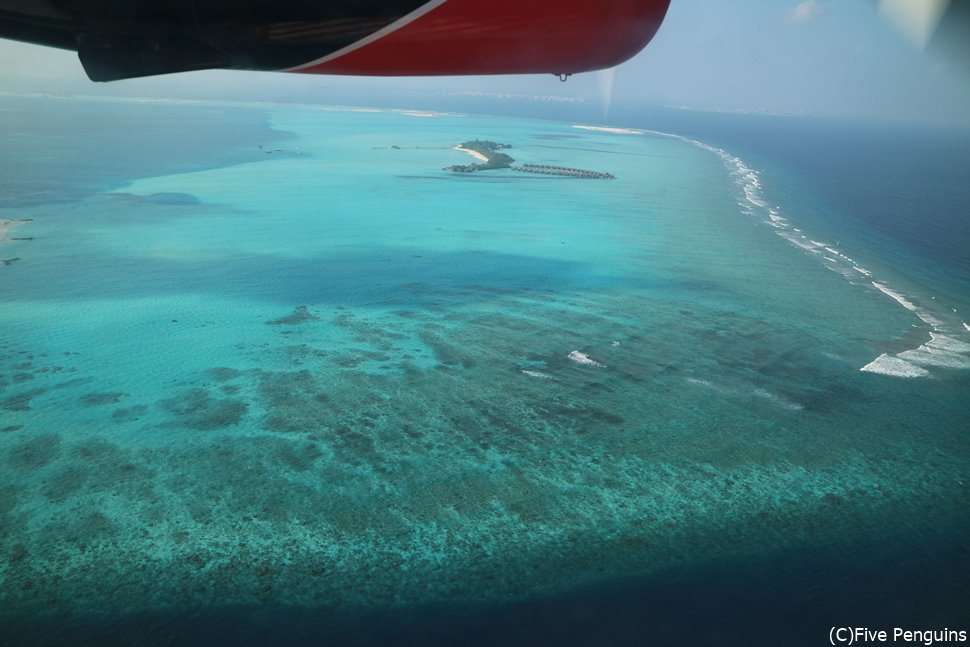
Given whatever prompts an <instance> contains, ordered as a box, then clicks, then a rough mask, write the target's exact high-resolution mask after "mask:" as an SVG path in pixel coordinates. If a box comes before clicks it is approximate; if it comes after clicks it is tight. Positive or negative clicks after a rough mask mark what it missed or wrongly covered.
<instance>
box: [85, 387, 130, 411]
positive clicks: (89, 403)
mask: <svg viewBox="0 0 970 647" xmlns="http://www.w3.org/2000/svg"><path fill="white" fill-rule="evenodd" d="M126 395H128V394H127V393H121V392H119V391H111V392H106V393H88V394H87V395H82V396H81V404H83V405H84V406H86V407H99V406H103V405H106V404H118V403H119V402H121V398H123V397H125V396H126Z"/></svg>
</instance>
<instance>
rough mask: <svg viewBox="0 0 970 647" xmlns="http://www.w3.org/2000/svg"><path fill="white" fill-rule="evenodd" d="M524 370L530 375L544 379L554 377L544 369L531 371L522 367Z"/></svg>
mask: <svg viewBox="0 0 970 647" xmlns="http://www.w3.org/2000/svg"><path fill="white" fill-rule="evenodd" d="M522 372H523V373H525V374H526V375H528V376H529V377H537V378H539V379H542V380H550V379H552V376H551V375H549V374H548V373H543V372H542V371H530V370H528V369H522Z"/></svg>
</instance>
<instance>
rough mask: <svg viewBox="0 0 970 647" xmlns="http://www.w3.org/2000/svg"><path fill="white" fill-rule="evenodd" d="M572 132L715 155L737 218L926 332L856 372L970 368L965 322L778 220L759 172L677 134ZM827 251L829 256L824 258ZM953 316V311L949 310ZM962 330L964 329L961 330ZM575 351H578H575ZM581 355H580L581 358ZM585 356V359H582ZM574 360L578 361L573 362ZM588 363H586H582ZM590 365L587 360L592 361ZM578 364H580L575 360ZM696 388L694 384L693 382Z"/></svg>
mask: <svg viewBox="0 0 970 647" xmlns="http://www.w3.org/2000/svg"><path fill="white" fill-rule="evenodd" d="M575 127H576V128H586V129H588V130H600V131H606V132H617V133H623V134H648V133H649V134H651V135H660V136H662V137H671V138H673V139H679V140H680V141H683V142H686V143H688V144H692V145H693V146H696V147H698V148H701V149H703V150H705V151H708V152H710V153H714V154H715V155H717V156H718V157H720V158H721V160H722V161H723V162H724V164H725V166H727V168H728V172H729V173H730V175H731V177H733V178H734V180H735V182H736V183H737V184H738V186H739V188H740V189H741V191H742V193H743V194H744V200H743V201H741V200H739V201H738V207H739V208H740V210H741V213H743V214H745V215H756V214H757V213H758V211H756V210H760V212H761V213H762V214H764V216H766V218H764V220H763V222H765V223H766V224H768V225H771V226H772V227H773V228H774V230H775V233H776V234H777V235H779V236H781V237H782V238H784V239H785V240H787V241H788V242H790V243H791V244H792V245H794V246H796V247H798V248H800V249H802V250H804V251H805V252H808V253H809V254H812V255H813V256H816V257H817V258H819V260H821V261H823V263H822V266H823V267H825V268H826V269H829V270H832V271H833V272H837V273H839V274H841V275H842V276H844V277H845V278H846V279H847V280H848V281H849V282H850V283H853V284H855V285H865V286H869V285H871V286H872V287H874V288H876V289H877V290H879V291H880V292H882V293H883V294H885V295H886V296H888V297H890V298H892V299H893V300H895V301H896V302H897V303H898V304H899V305H901V306H902V307H904V308H906V309H907V310H909V311H910V312H912V313H913V314H914V315H916V316H917V317H918V318H919V319H920V321H922V322H923V323H924V324H925V325H927V326H928V327H929V328H930V329H931V332H930V341H928V342H926V343H925V344H923V345H921V346H919V347H918V348H914V349H912V350H907V351H903V352H902V353H897V354H896V355H889V354H886V353H883V354H882V355H880V356H879V357H877V358H876V359H874V360H873V361H871V362H869V363H868V364H866V365H865V366H863V367H862V368H861V369H859V370H861V371H864V372H867V373H881V374H883V375H892V376H894V377H927V376H929V375H930V372H929V371H928V370H926V369H925V368H923V367H926V366H928V367H936V368H960V369H970V343H967V342H965V341H961V340H960V339H958V337H960V336H963V335H965V334H966V333H970V323H967V322H965V321H960V322H959V324H958V323H956V322H953V321H951V322H949V323H947V322H944V321H943V319H941V318H940V317H939V316H937V315H938V313H937V312H931V311H930V310H929V309H927V308H925V307H921V306H920V305H918V304H917V303H915V302H914V300H913V299H912V298H910V297H907V296H906V295H904V294H903V293H901V292H899V291H898V290H895V289H893V288H891V287H889V286H888V285H886V284H885V283H883V282H880V281H876V280H872V279H873V273H872V272H871V271H870V270H868V269H866V268H865V267H862V266H861V265H859V264H858V263H857V262H856V261H855V260H853V259H852V258H851V257H849V256H848V255H847V254H845V253H843V252H842V251H841V250H839V249H838V243H836V244H830V243H824V242H820V241H818V240H813V239H812V238H809V237H808V236H807V235H806V234H805V233H804V232H802V230H801V229H799V228H798V227H794V226H792V225H791V223H790V222H789V221H788V219H786V218H783V217H782V216H781V215H780V208H779V207H777V206H769V203H768V201H767V200H766V198H765V196H764V195H763V194H762V193H761V180H760V177H759V174H758V171H756V170H755V169H753V168H751V167H749V166H748V165H747V164H745V163H744V161H743V160H742V159H741V158H739V157H736V156H734V155H731V154H730V153H728V152H727V151H726V150H724V149H723V148H717V147H715V146H711V145H710V144H705V143H704V142H702V141H699V140H696V139H690V138H689V137H684V136H682V135H675V134H673V133H665V132H660V131H656V130H639V131H637V130H633V129H611V128H606V127H596V126H575ZM823 252H827V253H828V254H829V255H826V254H824V253H823ZM860 274H861V275H862V276H864V277H865V278H866V279H869V281H868V282H867V283H860V282H858V279H859V276H858V275H860ZM954 312H956V310H954ZM961 325H962V327H963V330H960V326H961ZM574 352H577V351H574ZM580 355H581V353H580ZM583 357H585V356H583ZM570 359H574V361H580V360H578V359H575V358H573V357H572V353H571V354H570ZM587 359H589V358H587ZM591 361H592V360H591ZM580 363H583V362H581V361H580ZM695 383H699V382H695Z"/></svg>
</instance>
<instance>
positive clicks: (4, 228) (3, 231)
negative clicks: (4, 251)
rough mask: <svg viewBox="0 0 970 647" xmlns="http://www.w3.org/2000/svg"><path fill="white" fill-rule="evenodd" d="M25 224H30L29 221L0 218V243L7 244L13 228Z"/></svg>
mask: <svg viewBox="0 0 970 647" xmlns="http://www.w3.org/2000/svg"><path fill="white" fill-rule="evenodd" d="M25 222H30V220H11V219H10V218H0V243H9V242H10V241H11V239H10V236H9V234H10V232H11V231H12V230H13V228H14V227H19V226H20V225H22V224H24V223H25Z"/></svg>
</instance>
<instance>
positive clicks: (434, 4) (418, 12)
mask: <svg viewBox="0 0 970 647" xmlns="http://www.w3.org/2000/svg"><path fill="white" fill-rule="evenodd" d="M446 2H448V0H431V1H430V2H428V3H426V4H423V5H421V6H420V7H418V8H417V9H415V10H414V11H412V12H411V13H409V14H407V15H406V16H403V17H401V18H398V19H397V20H395V21H394V22H392V23H391V24H390V25H388V26H387V27H385V28H384V29H380V30H378V31H375V32H374V33H373V34H371V35H370V36H365V37H364V38H361V39H360V40H358V41H355V42H353V43H351V44H350V45H347V46H346V47H342V48H341V49H338V50H337V51H336V52H331V53H330V54H327V55H326V56H321V57H320V58H318V59H316V60H315V61H310V62H309V63H304V64H303V65H297V66H296V67H291V68H287V69H285V70H282V71H283V72H299V71H300V70H305V69H307V68H308V67H316V66H317V65H322V64H324V63H329V62H330V61H334V60H336V59H338V58H340V57H341V56H345V55H347V54H350V53H351V52H355V51H357V50H358V49H360V48H361V47H366V46H367V45H370V44H371V43H373V42H375V41H378V40H380V39H382V38H384V37H385V36H387V35H388V34H393V33H394V32H396V31H397V30H398V29H401V28H402V27H406V26H407V25H409V24H411V23H412V22H414V21H415V20H417V19H418V18H420V17H421V16H424V15H425V14H427V13H428V12H430V11H432V10H434V9H437V8H438V7H440V6H441V5H443V4H444V3H446Z"/></svg>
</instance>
